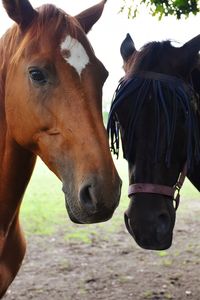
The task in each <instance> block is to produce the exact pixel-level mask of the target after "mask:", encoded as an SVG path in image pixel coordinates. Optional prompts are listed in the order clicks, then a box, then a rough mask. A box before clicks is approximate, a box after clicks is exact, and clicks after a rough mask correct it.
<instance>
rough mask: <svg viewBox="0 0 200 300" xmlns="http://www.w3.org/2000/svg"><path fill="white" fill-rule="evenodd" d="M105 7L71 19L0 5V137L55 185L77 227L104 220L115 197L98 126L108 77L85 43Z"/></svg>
mask: <svg viewBox="0 0 200 300" xmlns="http://www.w3.org/2000/svg"><path fill="white" fill-rule="evenodd" d="M105 2H106V1H101V2H100V3H99V4H98V5H95V6H93V7H91V8H89V9H87V10H86V11H84V12H82V13H80V14H79V15H77V16H76V17H71V16H69V15H67V14H66V13H65V12H63V11H62V10H60V9H58V8H56V7H55V6H53V5H44V6H41V7H40V8H38V9H37V10H35V9H33V7H32V6H31V4H30V3H29V1H27V0H21V1H17V0H16V1H13V0H10V1H8V0H4V1H3V4H4V7H5V9H6V11H7V13H8V15H9V16H10V17H11V18H12V19H13V20H14V21H15V22H16V24H15V25H14V26H13V27H12V28H11V29H10V30H9V31H8V32H7V33H6V34H5V36H4V37H3V39H4V45H5V46H4V49H3V50H1V51H2V53H1V54H2V59H3V74H4V75H3V76H2V78H3V79H2V80H3V81H4V83H3V84H4V86H5V92H4V93H5V115H6V121H7V127H8V130H7V134H8V135H9V137H10V138H11V139H12V140H14V141H15V142H17V143H18V145H20V146H21V147H23V148H25V149H27V150H29V151H31V152H33V153H34V154H36V155H39V156H40V157H41V158H42V160H43V161H44V162H45V164H46V165H47V166H48V167H49V168H50V169H51V170H52V171H53V172H54V173H55V174H56V175H57V176H58V177H59V178H60V179H61V181H62V183H63V192H64V193H65V199H66V207H67V210H68V213H69V216H70V218H71V219H72V220H73V221H74V222H78V223H92V222H100V221H105V220H107V219H109V218H110V217H111V216H112V214H113V212H114V210H115V208H116V207H117V205H118V202H119V197H120V185H121V183H120V179H119V177H118V174H117V172H116V169H115V167H114V164H113V161H112V158H111V154H110V150H109V145H108V139H107V133H106V130H105V128H104V125H103V118H102V87H103V84H104V82H105V80H106V78H107V76H108V72H107V70H106V69H105V67H104V66H103V64H102V63H101V62H100V61H99V60H98V59H97V57H96V56H95V53H94V51H93V49H92V47H91V45H90V43H89V41H88V39H87V37H86V33H87V32H88V31H89V30H90V28H91V27H92V26H93V24H94V23H95V22H96V21H97V20H98V19H99V17H100V16H101V13H102V11H103V8H104V4H105Z"/></svg>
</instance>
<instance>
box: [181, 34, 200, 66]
mask: <svg viewBox="0 0 200 300" xmlns="http://www.w3.org/2000/svg"><path fill="white" fill-rule="evenodd" d="M180 49H181V53H182V55H183V58H182V59H181V60H182V61H183V62H184V64H186V67H187V65H188V64H189V65H190V66H191V68H192V67H193V64H198V60H199V51H200V34H199V35H197V36H196V37H194V38H193V39H191V40H190V41H188V42H187V43H185V44H184V45H183V46H182V47H181V48H180Z"/></svg>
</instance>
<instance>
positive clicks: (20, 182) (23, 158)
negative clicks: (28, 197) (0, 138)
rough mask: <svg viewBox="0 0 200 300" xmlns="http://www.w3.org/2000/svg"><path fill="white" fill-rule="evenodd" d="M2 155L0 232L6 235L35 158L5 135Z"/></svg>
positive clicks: (0, 155)
mask: <svg viewBox="0 0 200 300" xmlns="http://www.w3.org/2000/svg"><path fill="white" fill-rule="evenodd" d="M3 144H4V147H1V153H0V164H1V165H0V232H4V233H5V234H6V233H7V231H8V230H9V226H10V224H11V223H12V220H13V218H14V216H15V213H16V211H17V209H19V207H20V204H21V200H22V197H23V195H24V192H25V189H26V187H27V184H28V182H29V179H30V177H31V174H32V171H33V168H34V164H35V156H34V155H33V154H32V153H30V152H29V151H27V150H25V149H23V148H21V147H20V146H19V145H18V144H17V143H16V142H15V141H13V140H12V139H11V138H9V137H8V133H6V135H5V140H4V143H3Z"/></svg>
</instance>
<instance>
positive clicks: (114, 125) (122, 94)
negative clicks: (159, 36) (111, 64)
mask: <svg viewBox="0 0 200 300" xmlns="http://www.w3.org/2000/svg"><path fill="white" fill-rule="evenodd" d="M120 49H121V55H122V57H123V60H124V70H125V73H126V74H125V77H124V78H123V79H122V80H121V82H120V85H119V87H118V89H117V91H116V95H115V98H114V100H113V103H112V106H111V111H110V115H109V120H108V131H109V133H110V134H111V148H112V149H113V151H114V152H117V153H118V150H119V133H121V139H122V147H123V153H124V157H125V158H126V159H127V161H128V165H129V184H130V186H129V191H128V195H129V197H130V205H129V208H128V210H127V211H126V213H125V223H126V226H127V229H128V231H129V233H130V234H131V235H132V236H133V237H134V239H135V240H136V242H137V243H138V245H140V246H141V247H143V248H145V249H155V250H161V249H166V248H169V247H170V246H171V243H172V237H173V228H174V224H175V216H176V214H175V210H176V208H177V207H178V203H179V191H180V188H181V186H182V184H183V181H184V178H185V176H186V175H187V176H188V177H189V179H190V180H191V181H192V183H193V184H194V185H195V186H196V187H197V188H198V190H199V191H200V176H199V170H200V115H199V113H200V105H199V99H200V92H199V90H200V69H198V68H199V66H198V52H199V50H200V35H198V36H197V37H195V38H193V39H192V40H190V41H189V42H187V43H185V44H184V45H183V46H182V47H179V48H176V47H173V46H172V45H171V43H170V42H169V41H164V42H151V43H148V44H146V45H145V46H144V47H142V48H141V50H140V51H137V50H136V49H135V47H134V43H133V40H132V39H131V37H130V35H129V34H128V35H127V37H126V39H125V40H124V41H123V43H122V45H121V48H120ZM173 200H175V205H173V202H174V201H173Z"/></svg>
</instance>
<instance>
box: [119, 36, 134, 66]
mask: <svg viewBox="0 0 200 300" xmlns="http://www.w3.org/2000/svg"><path fill="white" fill-rule="evenodd" d="M135 51H136V49H135V45H134V42H133V40H132V38H131V36H130V34H129V33H127V35H126V38H125V39H124V40H123V42H122V44H121V46H120V53H121V56H122V58H123V60H124V62H127V61H128V59H129V58H130V57H131V55H132V54H133V53H134V52H135Z"/></svg>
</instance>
